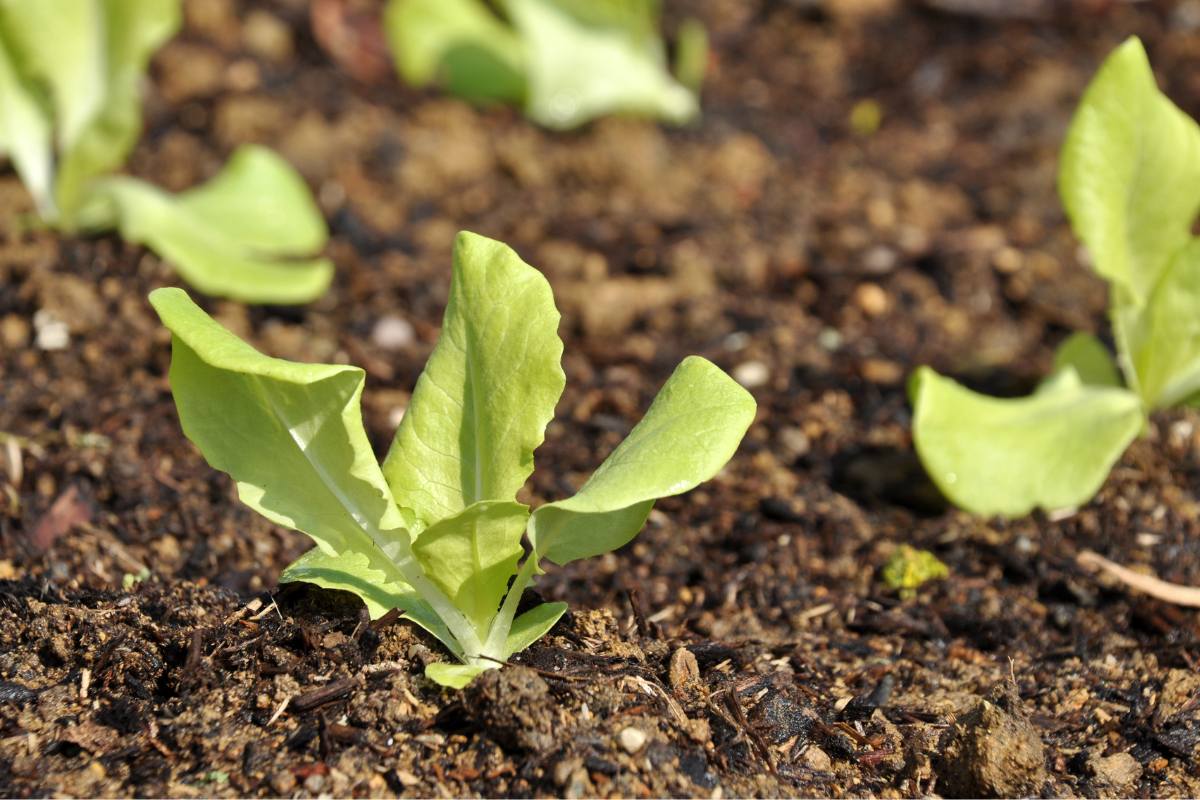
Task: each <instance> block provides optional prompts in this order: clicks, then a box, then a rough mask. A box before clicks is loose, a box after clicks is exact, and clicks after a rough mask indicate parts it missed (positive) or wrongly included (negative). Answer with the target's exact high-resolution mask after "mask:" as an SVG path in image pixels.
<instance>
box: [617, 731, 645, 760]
mask: <svg viewBox="0 0 1200 800" xmlns="http://www.w3.org/2000/svg"><path fill="white" fill-rule="evenodd" d="M617 738H618V739H620V741H621V747H623V748H625V752H626V753H629V755H633V754H634V753H636V752H638V751H639V750H641V749H642V747H643V746H644V745H645V744H646V734H645V733H643V732H642V731H640V730H638V729H637V728H632V727H630V728H626V729H625V730H623V731H621V732H620V733H619V734H618V735H617Z"/></svg>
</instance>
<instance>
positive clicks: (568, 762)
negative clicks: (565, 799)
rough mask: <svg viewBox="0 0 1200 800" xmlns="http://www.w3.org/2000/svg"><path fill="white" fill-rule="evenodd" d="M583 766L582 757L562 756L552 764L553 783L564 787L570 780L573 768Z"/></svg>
mask: <svg viewBox="0 0 1200 800" xmlns="http://www.w3.org/2000/svg"><path fill="white" fill-rule="evenodd" d="M582 766H583V759H582V758H564V759H563V760H562V761H560V762H558V763H557V764H555V765H554V785H555V786H558V787H560V788H565V787H566V786H567V784H569V783H570V782H571V776H572V775H573V774H574V773H575V770H577V769H579V768H580V767H582Z"/></svg>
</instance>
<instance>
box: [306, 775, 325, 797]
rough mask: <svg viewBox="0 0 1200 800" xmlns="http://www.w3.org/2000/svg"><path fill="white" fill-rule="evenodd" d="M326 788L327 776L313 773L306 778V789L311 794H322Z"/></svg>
mask: <svg viewBox="0 0 1200 800" xmlns="http://www.w3.org/2000/svg"><path fill="white" fill-rule="evenodd" d="M324 788H325V776H324V775H317V774H316V773H313V774H312V775H309V776H308V777H307V778H305V779H304V791H306V792H308V793H309V794H320V793H321V790H322V789H324Z"/></svg>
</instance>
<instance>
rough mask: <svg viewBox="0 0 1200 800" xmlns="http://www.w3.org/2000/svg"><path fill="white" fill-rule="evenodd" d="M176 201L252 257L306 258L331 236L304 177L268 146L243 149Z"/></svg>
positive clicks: (245, 147)
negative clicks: (208, 179) (212, 176)
mask: <svg viewBox="0 0 1200 800" xmlns="http://www.w3.org/2000/svg"><path fill="white" fill-rule="evenodd" d="M177 202H178V203H179V206H180V207H181V208H182V209H183V210H184V211H186V212H188V213H190V214H193V215H195V216H196V217H197V218H198V219H200V220H202V221H203V222H204V223H205V224H207V225H208V226H210V227H212V228H214V229H216V230H219V231H221V232H222V233H223V234H224V235H225V236H228V237H229V238H230V239H233V240H234V241H236V242H237V243H238V244H239V245H241V246H242V247H244V248H246V250H248V251H249V252H252V253H261V254H264V255H270V256H275V257H279V256H307V255H311V254H312V253H315V252H317V251H318V250H320V249H321V248H322V247H324V246H325V241H326V239H328V238H329V230H328V229H327V228H326V227H325V218H324V217H322V216H321V211H320V209H319V208H317V204H316V201H315V200H313V197H312V194H311V193H310V192H309V191H308V186H307V185H306V184H305V183H304V179H303V178H301V177H300V175H299V174H298V173H297V172H296V170H294V169H293V168H292V167H291V165H290V164H288V162H287V161H285V160H284V159H283V158H282V157H280V156H279V155H277V154H276V153H274V152H273V151H271V150H268V149H267V148H265V147H256V146H254V145H247V146H243V147H240V148H238V149H237V150H236V151H235V152H234V154H233V156H231V157H230V159H229V161H228V163H226V164H225V167H224V168H223V169H222V170H221V171H220V173H218V174H217V175H216V177H214V178H213V179H212V180H210V181H208V182H207V183H205V184H202V185H201V186H198V187H196V188H195V189H192V190H190V191H187V192H184V193H183V194H181V195H179V196H178V198H177Z"/></svg>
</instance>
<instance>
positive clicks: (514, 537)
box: [413, 500, 529, 637]
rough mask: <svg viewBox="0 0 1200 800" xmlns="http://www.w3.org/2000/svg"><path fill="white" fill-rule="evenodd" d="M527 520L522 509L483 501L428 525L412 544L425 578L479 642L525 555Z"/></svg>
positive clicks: (525, 513) (502, 503) (524, 508)
mask: <svg viewBox="0 0 1200 800" xmlns="http://www.w3.org/2000/svg"><path fill="white" fill-rule="evenodd" d="M528 520H529V509H528V508H527V507H526V506H523V505H521V504H520V503H511V502H504V501H499V502H498V501H488V500H485V501H483V502H479V503H475V504H474V505H472V506H469V507H468V508H466V509H465V510H463V511H462V512H460V513H458V514H456V515H454V516H453V517H448V518H446V519H443V520H439V521H438V522H435V523H434V524H433V525H430V526H429V527H428V528H426V529H425V530H424V531H422V533H421V535H420V537H419V538H418V539H417V541H416V542H415V543H414V544H413V551H414V552H415V553H416V554H417V560H418V561H420V562H421V566H422V567H423V568H424V569H425V574H427V575H429V576H430V580H432V581H433V582H434V583H435V584H437V585H438V587H439V588H441V590H442V591H444V592H445V593H446V596H447V597H449V598H450V601H451V602H453V603H454V605H455V606H457V607H458V608H459V610H461V611H462V612H463V613H464V614H466V616H467V619H469V620H470V621H471V623H472V624H473V625H474V626H475V630H477V631H478V632H479V635H480V636H481V637H482V636H486V635H487V632H488V630H489V628H490V627H491V625H492V619H493V618H495V616H496V612H497V611H498V610H499V609H500V601H501V600H503V599H504V594H505V591H506V590H507V589H508V580H509V578H511V577H512V576H513V574H514V573H516V571H517V562H518V561H520V560H521V556H522V555H523V554H524V552H525V551H524V549H523V548H522V547H521V536H522V534H524V533H525V524H526V522H527V521H528Z"/></svg>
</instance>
